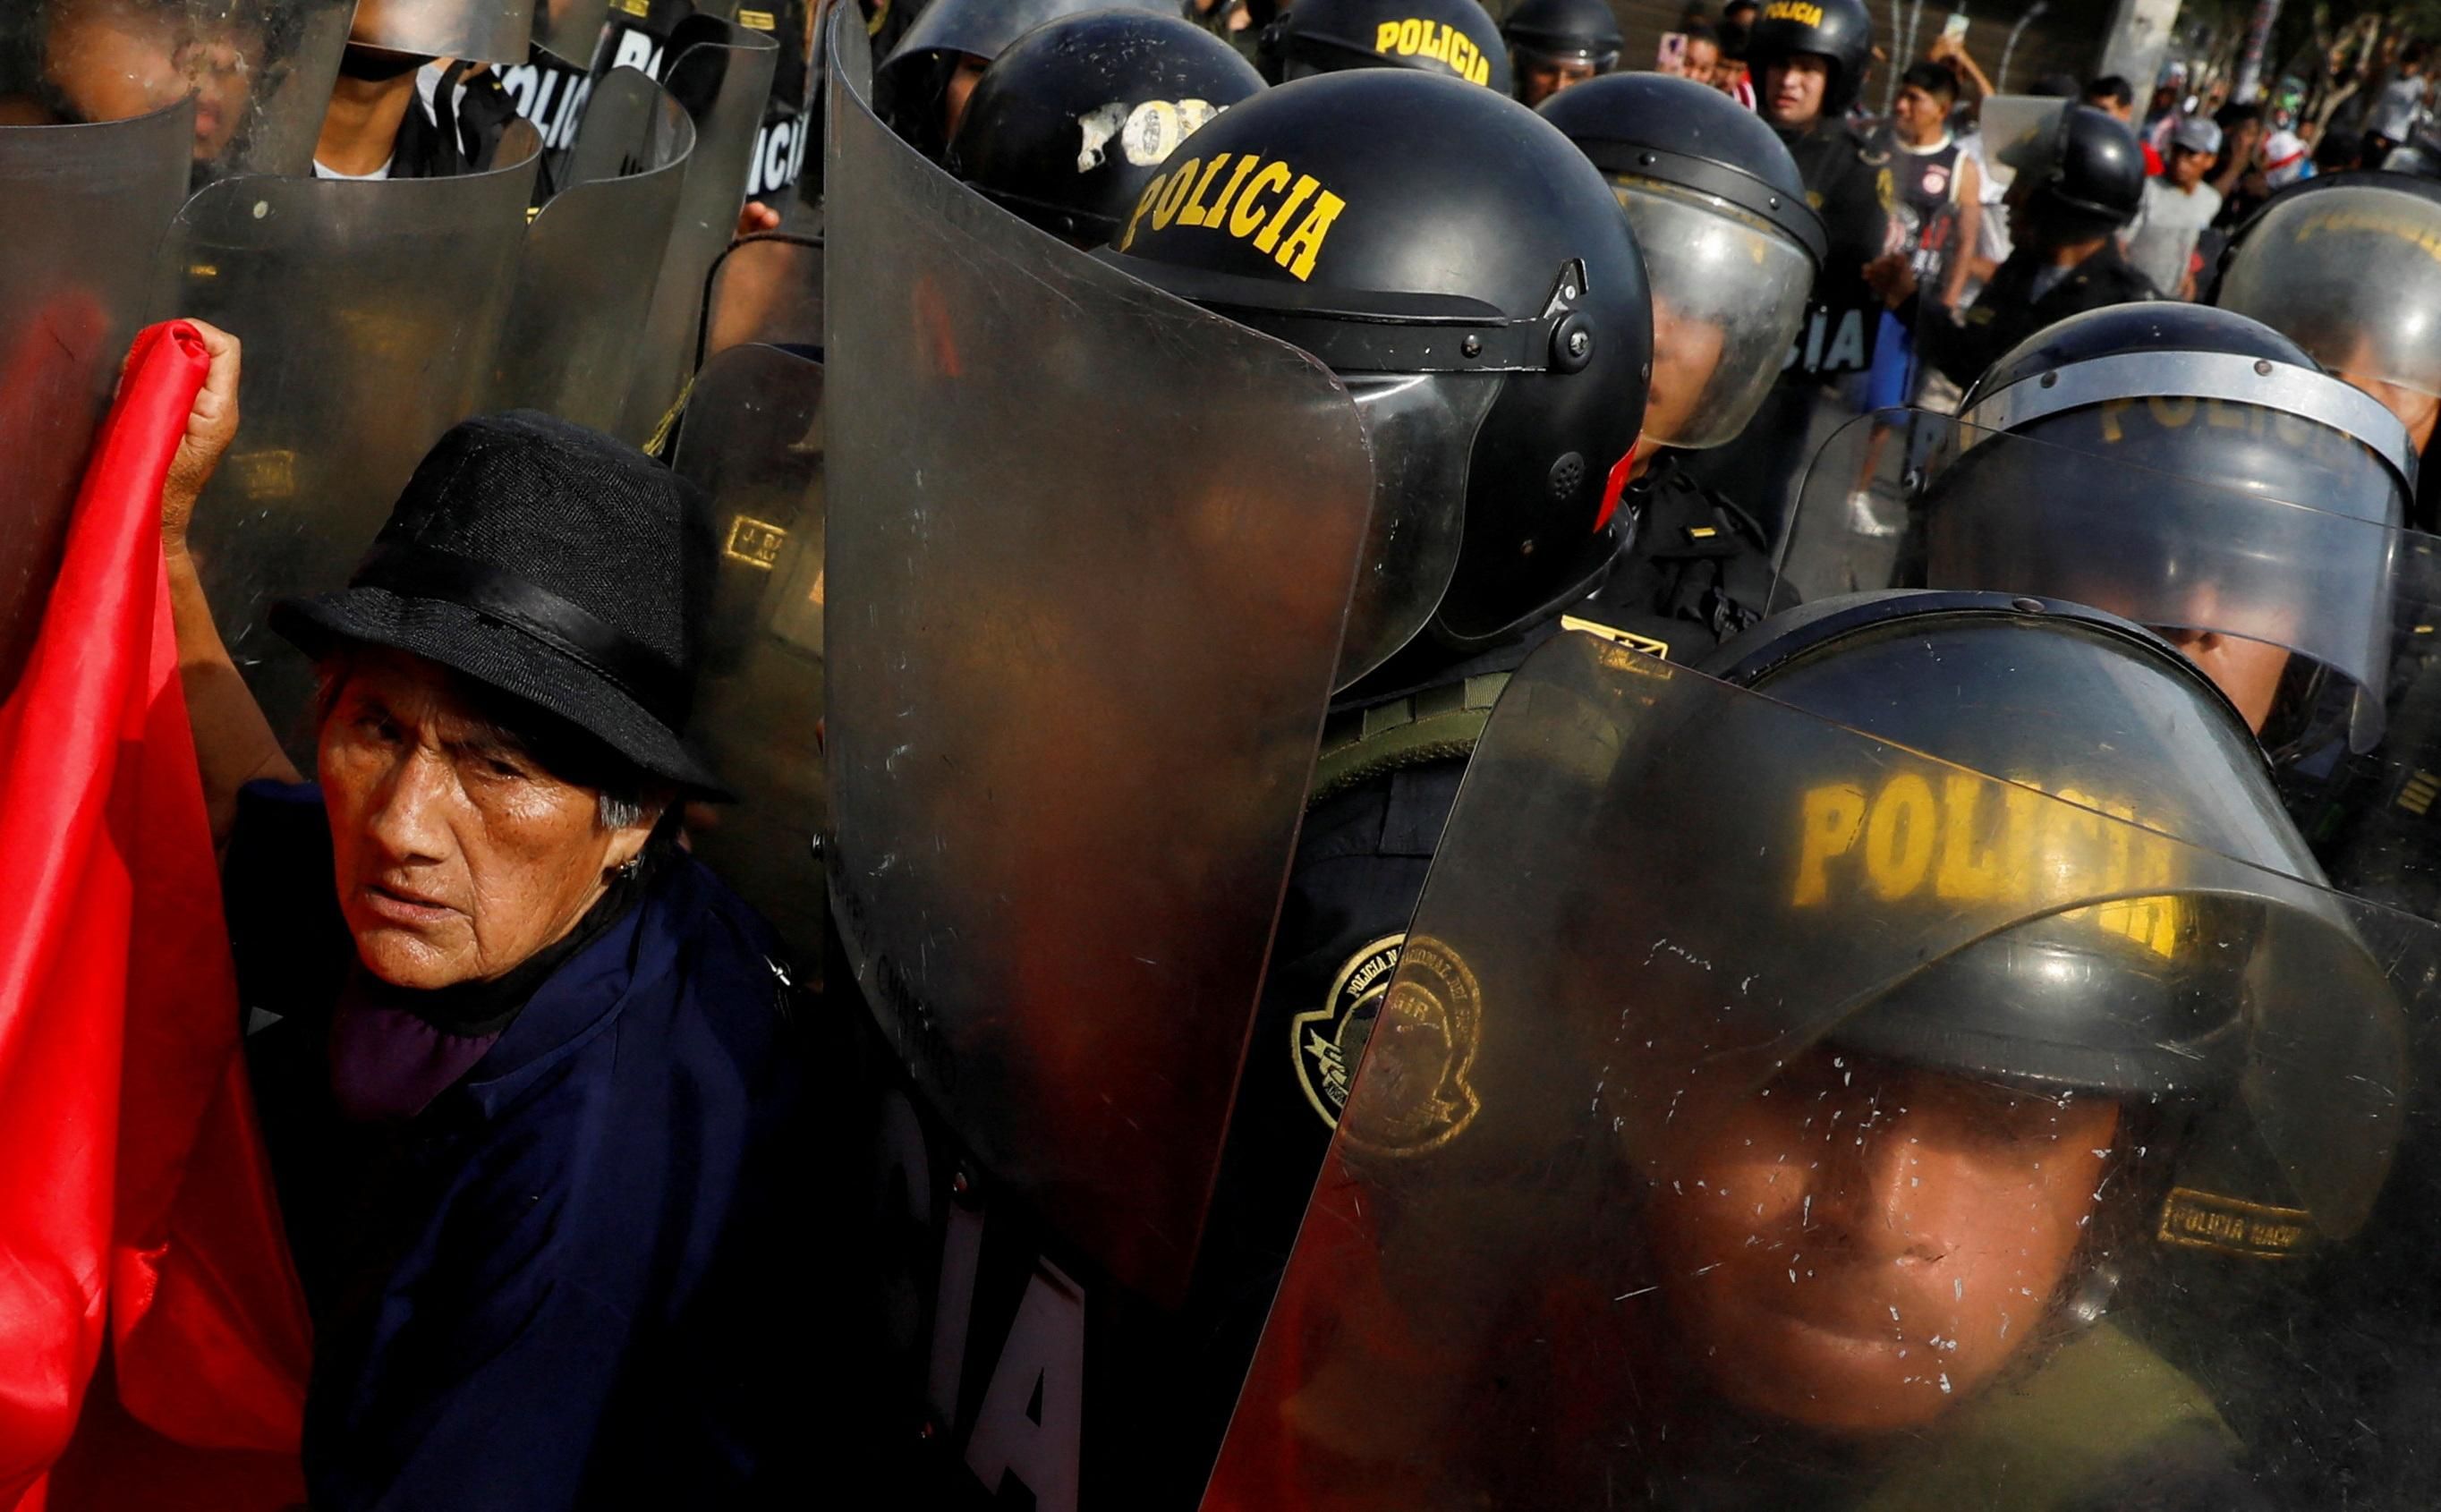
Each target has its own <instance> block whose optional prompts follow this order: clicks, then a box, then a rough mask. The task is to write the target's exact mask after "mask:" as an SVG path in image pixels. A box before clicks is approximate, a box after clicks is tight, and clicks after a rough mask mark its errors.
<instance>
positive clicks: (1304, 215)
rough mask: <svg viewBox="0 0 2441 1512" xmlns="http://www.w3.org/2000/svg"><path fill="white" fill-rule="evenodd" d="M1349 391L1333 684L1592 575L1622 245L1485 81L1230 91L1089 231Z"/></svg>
mask: <svg viewBox="0 0 2441 1512" xmlns="http://www.w3.org/2000/svg"><path fill="white" fill-rule="evenodd" d="M1104 256H1105V257H1108V258H1110V259H1111V260H1112V261H1114V262H1115V263H1116V264H1117V265H1118V266H1120V267H1123V268H1125V269H1126V270H1127V271H1129V272H1130V273H1133V274H1135V275H1136V276H1138V277H1140V278H1143V279H1147V280H1148V281H1149V282H1152V283H1155V284H1158V285H1160V286H1161V287H1163V288H1165V289H1166V290H1168V291H1169V292H1171V293H1172V294H1175V295H1178V296H1180V297H1183V298H1186V299H1190V300H1193V301H1194V302H1195V303H1197V304H1200V305H1202V306H1204V307H1206V308H1208V309H1211V310H1215V311H1218V312H1219V313H1221V314H1223V315H1228V316H1230V317H1231V318H1233V319H1236V320H1239V321H1242V322H1244V323H1245V324H1247V325H1250V326H1253V327H1255V328H1256V329H1257V330H1258V331H1262V332H1264V333H1267V334H1270V335H1274V336H1276V337H1278V338H1279V339H1281V340H1283V341H1286V342H1288V343H1290V344H1291V345H1293V346H1296V347H1300V348H1302V349H1304V350H1305V351H1308V352H1310V353H1311V354H1312V355H1313V356H1314V357H1315V358H1317V359H1318V360H1320V361H1321V362H1323V363H1324V364H1326V365H1327V366H1329V368H1330V369H1332V371H1334V372H1335V373H1337V374H1338V375H1339V376H1340V378H1341V379H1342V380H1343V381H1344V382H1346V383H1347V386H1348V387H1349V388H1350V389H1351V390H1352V391H1353V392H1354V394H1355V397H1356V400H1357V404H1358V407H1359V409H1360V411H1361V412H1362V413H1363V415H1364V417H1365V426H1366V432H1367V438H1368V441H1370V444H1371V448H1372V454H1373V470H1374V487H1375V501H1374V513H1373V526H1372V530H1373V540H1372V543H1371V547H1370V550H1371V555H1370V557H1369V558H1368V561H1367V565H1366V566H1365V567H1364V568H1363V570H1362V575H1361V579H1360V582H1361V585H1362V586H1361V587H1360V590H1359V593H1358V596H1357V604H1356V607H1355V608H1354V609H1353V610H1352V611H1351V612H1350V616H1349V628H1348V631H1347V642H1346V645H1345V648H1344V649H1343V652H1342V656H1341V661H1340V672H1341V680H1342V682H1343V684H1344V683H1346V682H1347V681H1351V680H1353V679H1354V678H1355V677H1356V676H1357V675H1361V674H1363V673H1364V672H1365V671H1367V670H1369V669H1370V668H1372V667H1373V666H1376V665H1378V664H1379V663H1380V662H1381V661H1382V660H1383V659H1384V658H1385V657H1388V656H1389V655H1390V654H1391V653H1392V652H1394V651H1396V650H1397V649H1398V648H1399V647H1400V646H1401V645H1402V644H1404V643H1405V642H1406V641H1408V640H1409V639H1413V638H1414V636H1415V635H1416V633H1417V632H1418V631H1419V630H1421V629H1423V628H1424V627H1425V626H1426V625H1430V626H1431V628H1432V629H1433V631H1434V633H1435V634H1436V636H1437V638H1438V639H1441V640H1442V641H1443V642H1444V643H1446V644H1448V645H1451V646H1453V647H1456V648H1469V647H1475V646H1482V645H1488V644H1491V643H1493V642H1495V641H1498V640H1500V639H1503V638H1505V637H1507V636H1510V635H1511V634H1513V633H1515V632H1516V631H1518V630H1520V629H1522V628H1524V627H1526V626H1528V625H1530V624H1533V623H1535V622H1537V621H1541V620H1544V619H1546V618H1548V617H1549V616H1550V615H1552V614H1554V613H1556V612H1557V611H1558V610H1559V609H1560V607H1562V606H1563V605H1564V604H1567V603H1573V602H1575V601H1576V600H1577V599H1579V598H1582V596H1583V595H1584V594H1585V593H1587V592H1588V591H1590V590H1591V589H1592V588H1593V587H1594V586H1595V585H1598V584H1599V583H1600V580H1601V578H1602V577H1603V575H1604V574H1605V573H1606V572H1607V571H1608V570H1609V564H1610V562H1611V560H1612V558H1613V557H1614V556H1616V554H1617V551H1618V546H1619V542H1620V540H1621V532H1622V531H1623V529H1624V527H1625V524H1626V522H1625V521H1623V520H1621V519H1618V518H1616V517H1615V516H1616V515H1617V514H1618V499H1619V495H1620V492H1621V490H1622V489H1623V488H1624V487H1625V485H1626V482H1627V479H1628V474H1629V471H1630V468H1631V465H1632V461H1633V454H1634V450H1635V444H1636V433H1637V430H1638V427H1639V424H1640V423H1641V420H1642V418H1643V414H1644V403H1645V387H1646V383H1647V380H1648V378H1649V376H1650V374H1651V371H1652V360H1653V315H1652V304H1651V300H1650V298H1649V297H1648V295H1647V293H1646V287H1645V278H1644V260H1643V258H1642V257H1641V256H1640V255H1639V254H1638V253H1637V251H1636V238H1635V234H1634V232H1633V231H1632V230H1631V229H1630V228H1629V225H1628V222H1627V219H1626V217H1624V216H1623V215H1621V214H1620V213H1619V209H1618V202H1617V201H1616V200H1615V199H1613V198H1612V196H1611V192H1610V188H1609V186H1608V185H1606V184H1604V183H1603V182H1602V178H1601V175H1600V173H1598V172H1596V171H1594V169H1593V166H1592V165H1591V164H1590V163H1588V162H1587V161H1586V160H1585V157H1584V154H1583V153H1580V152H1578V151H1577V150H1576V148H1574V147H1573V146H1571V145H1570V144H1569V142H1568V140H1567V138H1566V137H1564V136H1562V135H1560V134H1559V133H1558V132H1557V131H1555V130H1553V129H1552V128H1551V127H1550V125H1549V124H1548V123H1546V122H1545V121H1544V120H1542V119H1541V118H1540V117H1537V116H1535V114H1534V113H1533V112H1532V111H1529V110H1528V109H1526V108H1525V107H1524V106H1523V105H1520V104H1518V103H1517V102H1516V101H1515V100H1513V99H1510V98H1509V97H1508V96H1507V95H1505V94H1496V93H1494V92H1492V91H1491V90H1488V89H1477V88H1474V87H1472V86H1463V85H1460V84H1458V83H1456V82H1455V81H1451V80H1447V79H1434V78H1430V77H1426V76H1421V75H1419V74H1416V73H1415V72H1413V71H1410V70H1403V69H1396V70H1394V69H1361V70H1357V71H1354V72H1350V73H1347V74H1336V75H1332V76H1329V77H1328V78H1316V79H1309V80H1302V81H1296V82H1293V83H1290V84H1284V85H1281V86H1280V87H1278V88H1276V89H1273V90H1270V91H1268V92H1266V93H1264V94H1262V95H1259V96H1257V97H1256V98H1255V99H1250V100H1248V101H1246V103H1244V104H1242V105H1240V106H1239V107H1237V108H1236V109H1234V110H1232V111H1230V112H1229V113H1228V114H1226V115H1224V116H1222V117H1220V118H1219V119H1217V120H1215V121H1213V122H1212V123H1211V124H1210V125H1208V126H1206V127H1204V128H1203V130H1202V132H1200V133H1198V134H1197V135H1196V137H1195V139H1194V141H1193V142H1191V143H1190V144H1188V146H1187V147H1186V148H1185V149H1184V150H1183V151H1182V152H1181V153H1179V154H1178V156H1177V157H1176V158H1173V159H1172V162H1171V166H1170V168H1169V170H1168V171H1167V172H1166V173H1165V174H1163V175H1162V176H1160V177H1157V178H1155V179H1154V180H1153V181H1152V182H1151V183H1150V184H1149V185H1148V186H1147V187H1146V189H1145V192H1144V194H1143V196H1142V197H1141V198H1139V199H1138V200H1137V202H1136V205H1135V207H1134V209H1133V210H1132V211H1130V215H1129V220H1128V225H1127V226H1126V227H1125V229H1123V230H1122V231H1121V232H1120V234H1119V237H1118V240H1117V242H1116V243H1114V247H1113V250H1112V251H1111V252H1108V253H1105V254H1104Z"/></svg>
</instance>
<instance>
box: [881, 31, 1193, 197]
mask: <svg viewBox="0 0 2441 1512" xmlns="http://www.w3.org/2000/svg"><path fill="white" fill-rule="evenodd" d="M1113 6H1116V7H1118V8H1120V9H1130V10H1149V11H1153V12H1155V13H1157V14H1160V15H1176V14H1177V13H1178V8H1177V7H1176V6H1175V5H1170V4H1164V3H1163V0H1016V3H1014V4H999V3H996V0H932V3H931V5H929V6H926V7H925V8H924V9H923V12H922V13H921V14H919V15H918V16H916V18H915V20H914V22H913V25H911V26H909V27H907V30H906V32H905V33H904V34H903V35H902V36H901V37H900V38H899V39H898V45H897V46H896V47H895V48H893V49H892V50H891V53H890V56H889V57H887V58H885V59H883V60H882V62H881V63H880V65H879V66H878V67H877V68H876V69H874V71H873V99H874V106H875V108H876V109H877V110H878V111H879V112H880V114H881V118H882V120H883V121H884V122H886V123H887V124H888V125H889V126H890V128H891V129H892V130H893V131H895V132H896V133H897V134H898V135H900V136H901V137H902V138H904V139H905V140H906V141H907V142H908V143H909V144H910V145H911V146H913V148H914V149H915V150H916V151H917V152H920V153H923V154H924V155H926V156H927V157H931V158H933V159H935V160H936V161H937V160H938V159H939V157H940V155H941V153H942V150H943V149H944V148H945V147H947V146H948V144H949V138H950V137H951V136H953V135H956V134H957V130H958V118H959V117H961V116H962V115H964V114H965V113H966V108H967V98H968V97H969V96H970V95H972V94H973V93H974V88H975V81H977V80H979V79H981V78H982V77H983V72H984V68H985V65H986V64H988V63H990V62H991V61H992V60H993V59H994V58H997V57H999V56H1000V55H1001V52H1002V50H1003V49H1004V48H1005V47H1007V45H1009V44H1010V43H1012V42H1015V41H1016V40H1017V39H1018V38H1020V37H1022V36H1024V35H1025V34H1026V33H1027V32H1029V31H1032V30H1033V29H1034V28H1035V27H1039V26H1040V25H1042V24H1043V23H1044V22H1046V21H1049V20H1052V19H1053V18H1055V17H1058V16H1072V15H1077V14H1080V13H1082V12H1084V11H1088V10H1106V9H1112V7H1113Z"/></svg>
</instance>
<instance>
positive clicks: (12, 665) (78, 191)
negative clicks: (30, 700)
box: [0, 103, 193, 700]
mask: <svg viewBox="0 0 2441 1512" xmlns="http://www.w3.org/2000/svg"><path fill="white" fill-rule="evenodd" d="M192 132H193V124H192V107H191V106H189V105H187V104H184V103H180V104H177V105H173V106H172V107H170V108H168V109H165V110H160V111H156V112H154V114H152V115H150V116H139V117H136V118H134V119H131V120H122V121H110V122H106V123H103V124H100V125H94V126H48V127H32V128H27V127H0V220H5V221H6V222H7V224H8V225H9V234H8V235H6V236H5V237H0V474H5V475H6V476H7V477H8V478H9V487H8V504H7V505H6V507H5V523H0V700H5V699H6V698H7V696H8V692H9V689H11V688H13V687H15V686H16V682H17V674H18V672H19V670H20V669H21V668H22V667H23V665H24V661H25V657H26V653H27V649H28V647H29V646H30V644H31V642H32V638H33V634H34V630H35V628H36V626H37V625H38V624H39V623H40V621H41V619H42V611H43V604H44V602H45V599H46V597H47V596H48V593H49V588H50V582H51V575H52V573H53V572H54V571H55V570H57V568H58V566H59V553H60V549H61V546H62V543H63V541H64V540H65V538H66V531H67V521H68V512H69V508H70V506H72V505H73V504H74V503H75V502H76V492H77V487H78V485H79V483H81V481H82V480H83V477H84V463H85V453H86V450H87V448H88V446H89V445H90V444H91V442H92V439H93V429H94V425H95V423H97V422H99V420H100V418H101V414H102V411H103V409H104V408H105V407H106V406H107V405H108V404H109V401H110V392H111V387H112V386H113V385H114V384H115V383H116V382H117V381H118V367H119V364H120V362H121V361H122V360H123V359H124V358H125V357H126V355H127V347H128V343H129V342H130V341H131V340H132V339H133V338H134V337H135V334H136V330H137V328H138V327H140V326H141V325H143V324H144V322H145V321H146V320H147V319H148V318H151V317H152V316H154V315H156V314H158V313H160V307H159V302H158V301H159V278H158V271H159V263H158V261H157V258H158V255H159V253H158V248H159V245H160V241H161V235H162V233H163V232H164V231H165V230H167V229H168V227H169V225H170V221H171V218H172V217H173V216H174V215H176V214H177V211H178V202H179V200H181V199H182V198H184V197H185V194H186V189H187V155H186V147H185V144H186V142H187V141H188V140H189V138H190V136H191V135H192Z"/></svg>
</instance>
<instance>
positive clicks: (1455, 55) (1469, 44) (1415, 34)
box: [1373, 17, 1492, 84]
mask: <svg viewBox="0 0 2441 1512" xmlns="http://www.w3.org/2000/svg"><path fill="white" fill-rule="evenodd" d="M1373 50H1374V51H1375V52H1378V53H1380V54H1381V55H1382V56H1383V57H1384V58H1430V59H1432V60H1433V61H1434V62H1435V63H1447V64H1449V69H1450V72H1452V73H1454V74H1456V75H1457V76H1458V77H1459V78H1460V79H1463V80H1465V81H1467V82H1468V83H1470V84H1488V83H1490V82H1491V81H1492V60H1491V59H1489V58H1486V57H1485V56H1484V55H1483V49H1482V48H1480V47H1477V46H1476V45H1474V42H1473V41H1471V40H1469V38H1468V37H1467V34H1466V33H1465V32H1463V31H1460V30H1458V29H1457V28H1456V27H1453V26H1451V25H1449V24H1448V23H1447V22H1444V21H1419V20H1417V19H1414V18H1412V17H1411V18H1409V19H1407V20H1405V21H1384V22H1383V23H1382V24H1381V25H1380V26H1378V27H1374V28H1373Z"/></svg>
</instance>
